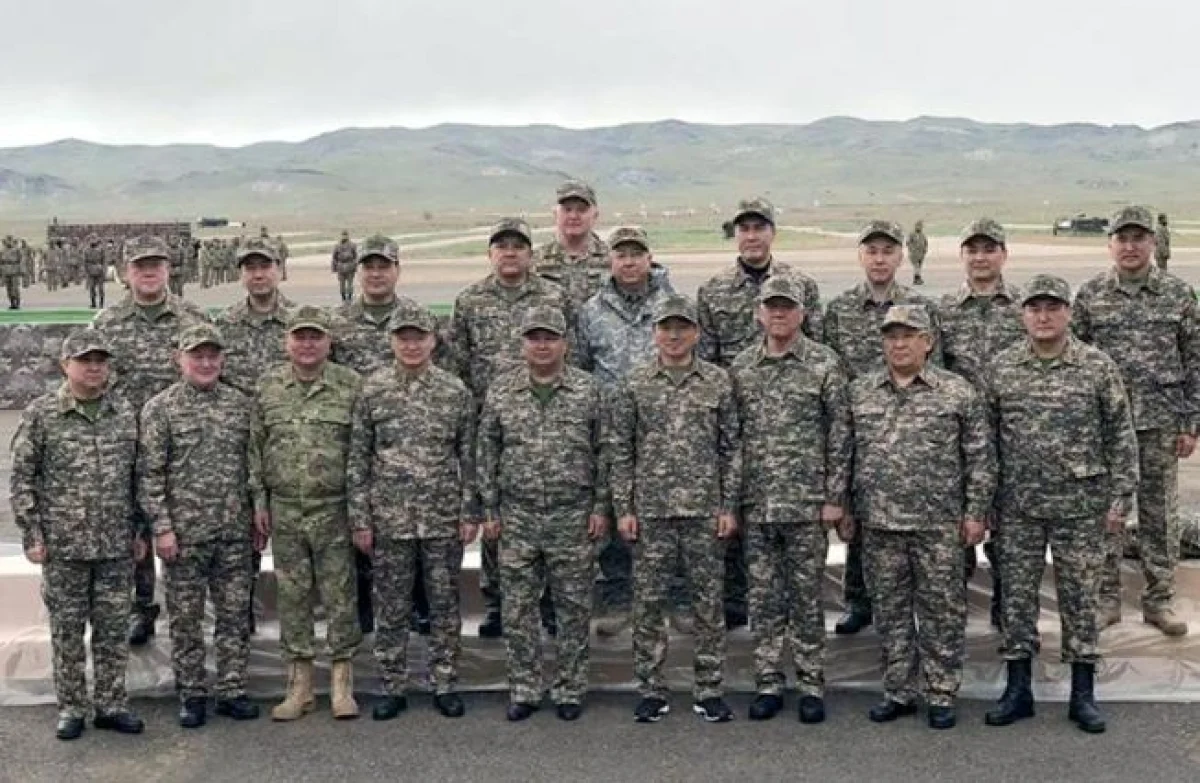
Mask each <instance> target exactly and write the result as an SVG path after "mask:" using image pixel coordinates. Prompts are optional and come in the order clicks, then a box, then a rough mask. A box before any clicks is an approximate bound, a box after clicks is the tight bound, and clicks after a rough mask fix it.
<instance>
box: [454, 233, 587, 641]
mask: <svg viewBox="0 0 1200 783" xmlns="http://www.w3.org/2000/svg"><path fill="white" fill-rule="evenodd" d="M532 248H533V235H532V234H531V233H530V231H529V225H528V224H527V223H526V222H525V221H524V220H521V219H519V218H505V219H503V220H501V221H500V222H499V223H497V224H496V225H495V226H494V227H493V228H492V230H491V232H490V234H489V235H488V260H489V261H490V262H491V265H492V270H493V271H492V273H491V274H490V275H488V276H487V277H486V278H484V279H483V280H481V281H479V282H477V283H473V284H471V285H470V286H467V288H466V289H464V290H463V291H462V293H460V294H459V295H458V297H457V298H456V299H455V300H454V315H453V316H452V317H451V321H450V339H449V342H450V351H451V354H452V356H453V362H454V366H455V368H456V374H457V375H458V376H459V377H460V378H462V379H463V381H465V382H466V384H467V388H468V389H470V390H471V393H472V394H473V395H474V396H475V400H476V404H477V405H478V406H482V405H483V400H484V396H485V395H486V394H487V389H488V385H489V384H490V383H491V380H492V379H493V378H495V377H496V376H498V375H500V374H502V373H503V372H505V371H506V370H510V369H513V368H515V367H519V366H521V364H522V361H521V346H522V342H521V338H520V335H518V334H517V330H518V328H519V327H520V325H521V320H522V319H523V318H524V315H525V313H526V311H528V310H529V309H530V308H532V307H534V306H536V305H543V304H544V305H549V306H551V307H554V308H557V309H559V310H561V311H562V312H563V315H564V316H565V319H566V322H567V332H568V343H573V342H574V338H573V329H572V324H573V321H574V314H573V309H572V308H571V304H570V300H569V299H568V298H567V294H566V292H565V291H564V290H563V289H562V288H561V287H559V286H558V285H557V284H556V283H552V282H549V281H548V280H544V279H542V278H541V277H538V276H537V275H534V274H532V272H531V266H532V263H533V250H532ZM481 551H482V566H483V567H482V569H481V572H480V579H479V582H480V590H481V591H482V592H483V599H484V606H485V609H486V612H487V615H486V617H485V618H484V622H483V624H482V625H481V626H480V628H479V635H480V636H482V637H484V638H496V637H498V636H500V635H501V634H502V633H503V628H504V624H503V620H502V619H501V608H500V607H501V589H500V587H501V586H500V571H499V562H498V558H499V551H498V548H497V545H496V542H495V541H490V540H485V541H483V544H482V546H481ZM545 619H547V620H548V619H549V618H548V617H547V618H545Z"/></svg>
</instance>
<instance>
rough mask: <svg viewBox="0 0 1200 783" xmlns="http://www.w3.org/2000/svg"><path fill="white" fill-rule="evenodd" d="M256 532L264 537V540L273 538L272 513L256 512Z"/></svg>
mask: <svg viewBox="0 0 1200 783" xmlns="http://www.w3.org/2000/svg"><path fill="white" fill-rule="evenodd" d="M254 530H255V531H256V532H257V533H258V534H259V535H260V536H262V537H263V540H264V541H265V540H266V539H269V538H270V537H271V512H270V511H255V512H254Z"/></svg>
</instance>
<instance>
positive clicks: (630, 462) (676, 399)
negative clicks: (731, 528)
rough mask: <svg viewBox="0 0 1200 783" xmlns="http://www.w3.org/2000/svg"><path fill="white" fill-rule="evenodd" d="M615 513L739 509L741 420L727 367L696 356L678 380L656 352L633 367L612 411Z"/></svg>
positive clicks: (702, 513)
mask: <svg viewBox="0 0 1200 783" xmlns="http://www.w3.org/2000/svg"><path fill="white" fill-rule="evenodd" d="M610 419H611V425H612V438H611V442H610V447H611V451H612V453H611V459H612V468H611V470H612V481H611V484H612V498H613V510H614V513H615V516H616V517H617V518H618V519H619V518H620V517H623V516H627V515H629V514H634V515H636V516H638V517H713V516H715V515H716V514H718V513H721V512H729V513H735V512H736V511H737V509H738V506H739V500H740V498H739V493H740V491H741V489H742V448H741V427H740V425H739V422H738V409H737V401H736V400H735V399H734V395H733V384H732V382H731V381H730V379H729V374H728V373H727V372H726V371H725V370H723V369H722V368H720V367H717V366H716V365H714V364H710V363H708V362H705V361H703V360H700V359H697V360H696V361H695V363H694V364H693V365H692V367H691V368H690V369H688V370H687V372H686V374H685V375H684V376H683V378H682V379H681V380H680V382H679V383H676V382H675V380H674V379H673V378H672V377H671V374H670V373H669V372H668V371H667V369H666V368H664V367H663V366H662V365H661V363H660V362H659V361H658V360H657V359H656V360H655V361H653V362H650V363H648V364H643V365H641V366H640V367H636V368H634V370H633V372H631V373H630V374H629V377H628V378H627V379H626V380H625V382H624V383H623V384H622V386H621V388H620V390H619V391H618V393H617V394H616V395H615V396H614V398H613V401H612V406H611V411H610Z"/></svg>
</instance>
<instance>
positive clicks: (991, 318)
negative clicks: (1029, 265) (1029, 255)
mask: <svg viewBox="0 0 1200 783" xmlns="http://www.w3.org/2000/svg"><path fill="white" fill-rule="evenodd" d="M937 317H938V326H939V332H940V337H941V340H940V343H941V348H942V361H943V364H944V366H945V368H946V369H947V370H950V371H951V372H953V373H956V374H958V375H961V376H962V377H963V378H965V379H967V381H968V382H970V383H971V384H972V385H973V386H975V387H977V388H979V387H980V386H981V384H982V383H983V371H984V368H985V367H986V366H987V363H988V362H990V361H991V360H992V358H993V357H995V356H996V354H998V353H1000V352H1001V351H1002V350H1004V349H1005V348H1007V347H1009V346H1010V345H1012V344H1013V343H1015V342H1018V341H1021V340H1024V338H1025V327H1024V326H1023V325H1022V323H1021V290H1020V289H1019V288H1017V287H1016V286H1012V285H1009V284H1008V283H1005V282H1003V281H1001V283H1000V285H999V287H998V288H997V289H996V291H994V292H991V293H975V292H973V291H972V290H971V287H970V286H969V285H967V283H965V282H964V283H963V284H962V285H961V286H959V289H958V291H956V292H955V293H953V294H946V295H945V296H943V297H942V299H941V301H940V302H939V303H938V308H937Z"/></svg>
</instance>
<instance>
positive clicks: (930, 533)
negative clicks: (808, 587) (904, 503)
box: [863, 525, 967, 706]
mask: <svg viewBox="0 0 1200 783" xmlns="http://www.w3.org/2000/svg"><path fill="white" fill-rule="evenodd" d="M863 556H864V560H865V561H866V568H867V574H868V580H869V585H870V588H871V598H872V603H873V604H874V609H875V630H876V632H877V633H878V634H879V636H880V639H881V643H882V651H883V691H884V695H885V696H886V697H887V698H889V699H892V700H894V701H897V702H900V703H902V704H911V703H913V702H914V701H915V700H916V699H917V697H918V696H919V695H920V694H921V691H922V687H921V685H922V680H923V681H924V689H923V690H924V693H925V698H926V700H927V701H928V703H929V704H930V705H931V706H952V705H953V704H954V698H955V696H956V695H957V694H958V689H959V686H960V685H962V662H963V653H964V647H965V645H966V627H967V589H966V584H965V583H964V582H963V547H962V539H961V538H960V535H959V531H958V527H957V525H947V526H946V527H945V528H944V529H941V530H920V531H895V530H879V529H876V528H867V529H866V532H865V534H864V536H863Z"/></svg>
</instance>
